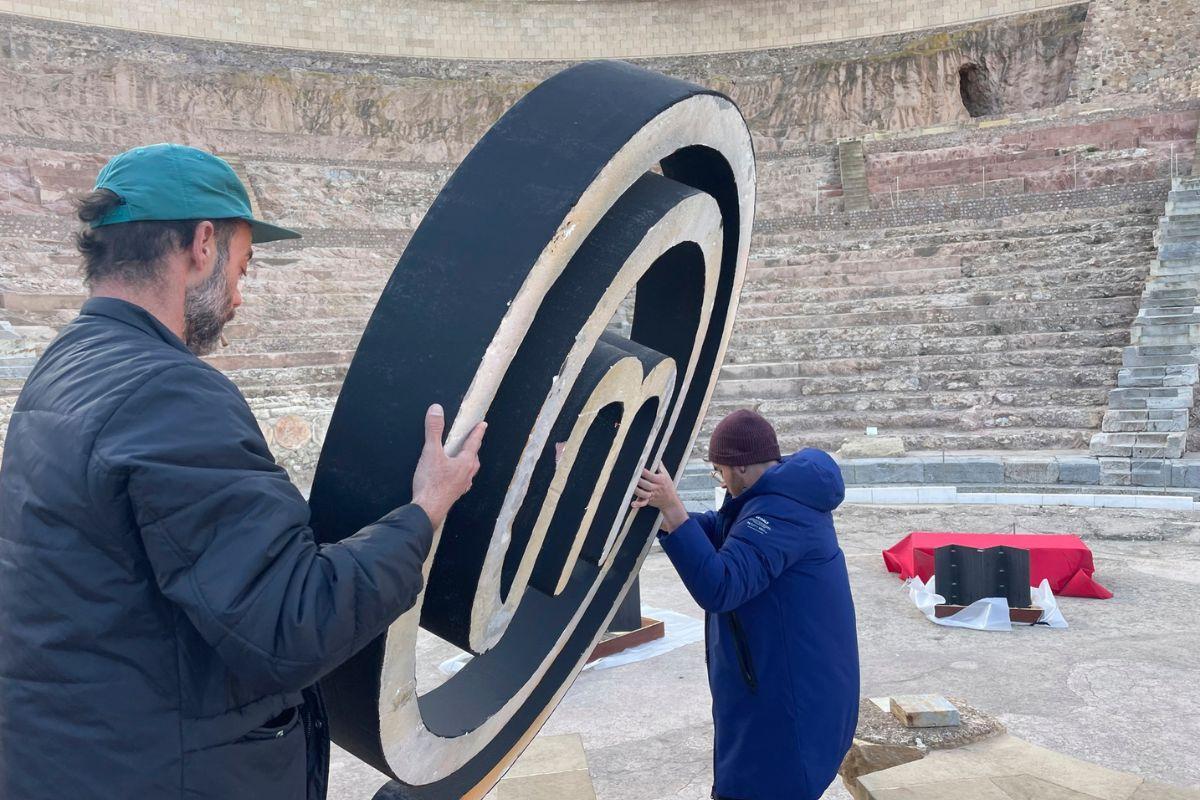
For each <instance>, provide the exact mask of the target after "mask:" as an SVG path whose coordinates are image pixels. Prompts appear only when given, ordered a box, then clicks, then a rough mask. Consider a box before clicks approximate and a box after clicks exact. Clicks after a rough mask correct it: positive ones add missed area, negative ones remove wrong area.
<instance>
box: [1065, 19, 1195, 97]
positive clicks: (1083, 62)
mask: <svg viewBox="0 0 1200 800" xmlns="http://www.w3.org/2000/svg"><path fill="white" fill-rule="evenodd" d="M1071 93H1072V95H1074V96H1076V97H1078V98H1079V99H1080V100H1081V101H1083V102H1103V103H1114V102H1116V103H1121V102H1129V101H1130V100H1131V99H1133V100H1139V101H1142V102H1145V101H1146V100H1155V99H1157V100H1173V99H1180V98H1184V97H1196V96H1198V95H1200V3H1197V2H1196V0H1092V3H1091V4H1090V9H1089V11H1088V17H1087V24H1086V26H1085V29H1084V36H1083V40H1082V41H1081V43H1080V50H1079V60H1078V65H1077V68H1076V73H1075V81H1074V83H1073V85H1072V87H1071Z"/></svg>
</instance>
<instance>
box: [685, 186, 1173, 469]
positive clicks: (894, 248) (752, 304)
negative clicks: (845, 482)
mask: <svg viewBox="0 0 1200 800" xmlns="http://www.w3.org/2000/svg"><path fill="white" fill-rule="evenodd" d="M1157 209H1158V205H1157V204H1154V203H1146V204H1134V205H1124V206H1117V207H1111V208H1098V207H1091V208H1087V209H1082V210H1077V211H1070V212H1043V213H1040V214H1033V215H1022V216H1018V217H1010V218H1002V219H997V220H990V221H983V220H974V221H959V222H954V223H941V224H932V225H924V226H914V227H909V228H900V229H895V228H893V229H886V230H881V231H873V232H865V231H855V232H850V233H844V234H837V235H831V234H822V233H820V232H817V231H811V230H795V231H790V232H785V233H781V234H775V235H773V236H772V238H771V240H770V241H771V244H770V245H769V246H768V247H767V248H766V249H764V250H760V253H759V255H758V256H757V257H755V258H754V259H753V260H752V263H751V266H750V270H749V274H748V278H747V282H746V285H745V287H744V289H743V292H742V297H741V307H740V309H739V312H738V322H737V326H736V328H735V333H734V338H733V342H732V343H731V347H730V349H729V355H728V358H727V362H726V366H725V368H724V370H723V371H722V379H721V382H720V383H719V384H718V387H717V391H716V396H715V400H714V403H713V408H712V411H711V412H710V421H709V423H708V425H707V426H706V430H707V429H709V428H711V425H712V424H713V422H714V421H715V420H717V419H719V418H720V417H721V416H722V415H723V414H724V413H726V412H728V411H730V410H732V409H734V408H738V407H745V406H757V407H758V408H759V409H760V410H761V411H762V412H763V413H765V414H768V415H769V416H770V417H771V418H772V419H774V420H776V421H777V423H778V424H779V427H780V430H781V434H782V436H783V437H784V439H785V440H786V444H787V446H789V447H799V446H804V445H812V446H819V447H825V448H827V449H832V450H836V449H837V448H838V447H839V446H840V445H841V444H842V443H843V442H844V441H845V440H846V439H847V438H849V437H851V436H854V435H856V434H862V433H863V430H864V428H866V427H868V426H872V427H877V428H879V432H880V434H881V435H884V434H887V435H899V436H902V437H903V438H904V440H905V443H906V445H907V446H908V447H909V448H910V449H916V450H930V449H956V450H962V449H968V450H987V449H1022V450H1038V449H1073V448H1081V447H1084V446H1085V445H1086V443H1087V441H1088V439H1089V438H1090V436H1091V433H1092V432H1093V431H1094V430H1095V429H1096V428H1097V426H1098V425H1099V423H1100V419H1101V417H1102V415H1103V413H1104V410H1105V403H1106V398H1107V393H1108V390H1109V388H1111V387H1112V386H1113V384H1114V381H1115V379H1116V372H1117V369H1118V368H1119V365H1120V360H1121V347H1122V345H1124V344H1125V343H1126V341H1127V340H1128V328H1127V324H1128V322H1129V321H1130V320H1132V319H1133V317H1134V315H1135V314H1136V312H1137V307H1138V295H1139V293H1140V291H1141V287H1142V284H1143V281H1144V279H1145V275H1146V271H1147V269H1148V267H1149V265H1150V260H1151V258H1152V256H1153V243H1152V232H1153V227H1152V226H1153V220H1154V218H1155V216H1156V215H1157ZM789 242H790V243H789Z"/></svg>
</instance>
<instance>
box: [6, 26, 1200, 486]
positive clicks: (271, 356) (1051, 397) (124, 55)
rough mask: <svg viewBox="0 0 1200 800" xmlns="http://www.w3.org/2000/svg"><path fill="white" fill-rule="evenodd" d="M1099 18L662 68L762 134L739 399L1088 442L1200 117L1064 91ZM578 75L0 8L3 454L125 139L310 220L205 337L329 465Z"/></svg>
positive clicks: (299, 456)
mask: <svg viewBox="0 0 1200 800" xmlns="http://www.w3.org/2000/svg"><path fill="white" fill-rule="evenodd" d="M1086 10H1087V7H1086V6H1085V5H1073V6H1067V7H1062V8H1055V9H1050V10H1047V11H1042V12H1037V13H1033V14H1026V15H1018V16H1012V17H1006V18H1004V19H1002V20H996V21H993V22H990V23H987V24H982V23H981V24H970V25H964V26H958V27H955V28H951V29H944V30H938V31H923V32H914V33H907V34H897V35H890V36H885V37H880V38H875V39H860V40H854V41H847V42H840V43H831V44H821V45H811V46H805V47H792V48H783V49H776V50H770V51H762V52H753V53H734V54H725V55H714V56H705V57H702V58H683V57H678V58H675V57H663V58H655V59H648V60H644V61H643V62H642V63H645V64H647V65H648V66H651V67H653V68H655V69H658V70H661V71H665V72H668V73H672V74H676V75H679V76H681V77H685V78H689V79H691V80H695V81H698V82H701V83H706V84H709V85H712V86H715V87H717V88H720V89H722V90H724V91H727V92H729V93H730V94H731V95H732V96H733V97H735V99H737V100H738V102H739V103H740V104H741V106H742V108H743V110H744V111H745V113H746V115H747V117H748V119H749V121H750V124H751V128H752V131H753V132H754V134H755V144H756V149H757V152H758V165H759V205H758V214H757V216H758V222H757V225H756V232H755V239H754V243H753V247H754V252H753V256H754V262H753V264H752V267H751V270H750V275H749V276H748V280H747V284H746V291H745V293H744V296H743V298H742V302H743V309H742V314H741V316H740V318H739V323H738V329H737V331H736V334H735V347H733V348H732V349H731V350H730V354H729V360H728V367H727V369H726V370H725V372H724V373H723V376H722V381H721V383H720V385H719V388H718V396H717V400H716V404H715V406H714V417H716V416H717V415H719V414H721V413H723V412H724V411H726V410H729V409H730V408H734V407H739V406H745V405H760V407H761V408H762V409H763V410H764V411H765V412H769V413H770V414H772V415H773V416H774V417H775V418H776V419H777V420H778V421H779V423H780V426H781V431H782V432H783V434H784V437H785V441H786V442H787V444H788V445H789V446H792V445H795V444H798V443H800V442H801V441H803V442H806V443H809V444H818V445H821V446H825V447H828V448H830V449H836V448H837V447H838V446H839V444H840V443H841V442H842V441H844V440H846V439H847V438H848V437H850V436H852V435H854V434H855V433H861V430H862V428H863V427H864V426H866V425H875V426H877V427H879V428H880V429H881V432H887V433H892V434H894V435H899V436H902V437H903V438H904V439H905V441H906V443H907V444H908V446H909V447H910V448H919V449H933V448H947V449H972V448H974V449H978V448H995V449H1005V448H1008V449H1013V448H1016V449H1039V448H1080V447H1084V446H1086V442H1087V440H1088V438H1089V436H1090V435H1091V433H1092V432H1094V431H1095V430H1097V428H1098V426H1099V420H1100V417H1101V416H1102V414H1103V410H1104V409H1103V407H1104V403H1105V398H1106V397H1107V393H1108V390H1109V389H1110V388H1111V387H1112V386H1113V385H1114V383H1115V380H1116V372H1117V369H1118V368H1119V358H1120V356H1119V348H1120V345H1121V344H1122V342H1123V341H1127V340H1128V335H1129V333H1128V331H1129V326H1130V322H1131V320H1132V318H1133V315H1134V314H1135V313H1136V311H1137V297H1138V296H1139V293H1140V291H1141V286H1142V282H1143V281H1144V279H1145V274H1146V270H1147V269H1148V267H1149V263H1150V260H1151V259H1152V258H1153V252H1154V250H1153V242H1152V232H1153V229H1154V222H1155V219H1156V217H1157V215H1158V214H1160V213H1161V209H1162V203H1163V201H1164V199H1165V196H1166V192H1167V186H1168V183H1169V179H1170V177H1171V176H1172V175H1177V174H1182V173H1183V172H1184V171H1185V170H1186V169H1187V168H1188V167H1189V166H1190V161H1191V157H1192V152H1193V150H1194V148H1195V143H1196V137H1197V118H1198V116H1200V99H1196V98H1175V99H1162V98H1157V97H1153V96H1150V95H1146V94H1141V95H1139V94H1131V95H1129V96H1121V97H1115V98H1106V99H1105V104H1104V105H1099V106H1097V105H1091V106H1087V105H1082V106H1081V105H1079V104H1078V103H1077V102H1075V101H1073V100H1072V99H1070V98H1068V96H1067V91H1068V88H1069V86H1070V84H1071V76H1072V70H1073V65H1074V63H1075V52H1076V49H1077V46H1078V43H1079V41H1080V40H1081V38H1082V37H1084V36H1085V32H1086V31H1087V30H1089V29H1088V28H1087V25H1088V24H1090V23H1089V22H1088V17H1087V15H1086ZM562 66H564V62H527V61H512V60H493V61H478V62H466V61H450V60H432V59H416V58H386V57H380V56H368V55H345V54H322V53H314V52H300V51H295V50H287V49H278V48H276V49H272V48H263V47H257V46H232V45H214V44H213V43H212V42H203V41H197V40H188V39H179V38H171V37H166V36H157V35H147V34H141V33H135V32H130V31H125V30H113V29H102V28H96V27H88V26H78V25H73V24H68V23H61V22H54V21H45V20H37V19H31V18H29V17H18V16H12V15H7V16H6V15H3V14H0V88H2V89H3V91H0V323H3V325H0V445H2V440H3V435H4V428H5V425H4V420H5V419H6V417H7V409H8V408H9V407H10V406H11V402H12V400H13V399H14V398H15V395H16V392H17V391H19V388H20V385H21V376H22V375H23V374H25V372H27V370H28V368H29V366H30V365H31V364H32V363H33V361H34V360H35V359H36V357H37V354H38V352H39V351H40V348H41V347H43V346H44V344H45V343H46V341H48V339H49V338H50V337H51V336H53V334H54V331H55V329H56V328H57V327H58V326H60V325H61V324H64V323H65V322H67V321H68V320H69V319H70V318H71V317H72V316H73V315H74V313H75V311H76V310H77V309H78V306H79V303H80V302H81V301H82V297H83V289H82V286H81V285H80V283H79V280H78V276H77V274H76V263H77V256H76V255H75V254H74V253H73V251H72V248H71V244H70V234H71V232H72V229H73V221H72V219H71V216H70V210H71V206H70V198H71V196H72V195H73V194H76V193H78V192H81V191H85V190H87V189H88V188H90V186H91V182H92V180H93V179H94V176H95V173H96V171H97V170H98V169H99V167H100V165H101V164H103V162H104V161H105V160H106V159H107V158H109V157H110V156H111V155H113V154H114V153H116V152H119V151H120V150H122V149H125V148H126V147H129V146H131V145H134V144H139V143H145V142H152V141H161V140H176V141H184V142H187V143H190V144H195V145H198V146H201V147H205V148H208V149H211V150H214V151H216V152H218V153H221V154H223V155H225V156H227V157H229V158H230V159H231V160H232V161H233V162H234V163H235V165H236V168H237V169H238V171H239V173H240V174H241V175H243V176H244V178H245V180H246V181H247V182H248V184H249V186H250V189H251V191H252V193H253V194H254V198H255V201H256V202H257V204H258V206H259V207H260V208H261V209H262V211H263V213H264V214H265V215H267V216H269V217H270V218H273V219H278V220H280V221H281V222H282V223H284V224H287V225H290V226H293V227H296V228H298V229H300V230H302V232H303V233H304V239H302V240H300V241H295V242H278V243H274V244H271V245H269V246H267V247H264V248H261V252H260V254H259V255H258V256H257V257H256V263H257V266H256V267H255V269H254V270H253V272H252V274H251V276H250V277H249V279H248V281H247V286H246V296H247V298H248V300H247V304H246V306H244V307H243V308H242V309H240V310H239V313H238V316H237V319H236V320H235V321H234V322H233V323H232V324H231V325H230V326H229V329H228V332H229V334H230V340H231V344H230V346H229V347H228V348H226V349H223V350H221V351H220V352H219V353H217V354H216V355H214V356H212V357H211V358H210V360H211V362H212V363H213V364H214V365H215V366H217V367H219V368H220V369H222V370H224V371H226V372H227V373H228V374H230V375H231V377H233V379H234V380H235V381H236V382H237V383H238V385H239V387H241V389H242V390H243V392H244V393H245V394H246V396H247V398H248V399H249V401H250V403H251V406H252V408H253V409H254V411H255V413H256V415H257V416H258V418H259V421H260V424H261V425H262V427H263V430H264V433H265V434H266V436H267V438H268V440H269V441H270V442H271V446H272V449H273V452H274V453H275V455H276V457H277V458H278V459H279V460H280V461H281V462H282V463H283V464H285V465H286V466H287V467H288V469H289V470H291V471H292V474H293V475H294V476H296V478H297V479H298V480H300V481H301V482H304V481H305V480H307V479H308V477H309V476H310V475H311V470H312V467H313V465H314V464H315V459H316V457H317V454H318V452H319V449H320V445H321V442H322V440H323V437H324V430H325V426H326V425H327V424H328V418H329V411H330V409H331V408H332V404H333V401H334V399H335V398H336V396H337V392H338V390H339V388H340V385H341V380H342V378H343V376H344V374H345V369H346V365H347V364H348V363H349V360H350V357H351V355H352V354H353V352H354V349H355V347H356V345H357V342H358V337H359V335H360V334H361V331H362V329H363V326H364V324H365V321H366V319H367V316H368V315H369V313H370V310H371V308H372V307H373V305H374V302H375V299H376V298H377V296H378V293H379V291H380V289H381V288H382V286H383V284H384V282H385V281H386V279H387V277H388V275H389V273H390V271H391V269H392V267H393V265H394V264H395V260H396V258H397V256H398V255H399V253H400V252H401V251H402V250H403V248H404V246H405V244H406V242H407V240H408V237H409V236H410V235H411V233H412V231H413V230H415V228H416V226H417V225H418V224H419V223H420V221H421V219H422V217H423V215H424V213H425V210H426V209H427V208H428V206H429V204H430V203H431V202H432V200H433V198H434V197H435V196H436V195H437V192H438V191H439V190H440V188H441V186H442V185H443V184H444V183H445V181H446V179H447V178H448V177H449V175H450V174H451V172H452V171H453V169H454V168H455V166H456V164H457V163H458V160H460V159H461V158H462V157H463V155H465V153H466V152H467V151H468V150H469V149H470V147H471V146H472V145H473V144H474V143H475V141H476V140H477V138H478V137H479V136H480V135H481V134H482V133H483V131H484V130H486V128H487V127H488V126H489V125H491V123H492V122H493V121H494V120H495V119H496V118H497V117H498V116H499V115H500V114H501V113H503V111H504V110H505V109H506V108H507V107H508V106H510V105H511V104H512V103H513V102H515V101H516V100H517V99H518V98H519V97H521V96H522V95H523V94H524V93H525V92H526V91H528V90H529V88H531V87H532V86H533V85H534V84H535V83H536V82H537V81H539V80H541V79H542V78H544V77H546V76H548V75H549V74H551V73H553V72H555V71H557V70H558V69H560V68H562ZM964 67H970V68H971V69H970V70H969V74H967V73H964V72H963V68H964ZM1110 100H1111V102H1109V101H1110ZM1118 100H1119V102H1118ZM981 109H982V110H983V111H985V112H986V113H985V115H984V116H980V117H974V116H972V114H973V113H979V112H980V111H981ZM837 136H857V137H861V138H863V140H864V142H863V144H864V151H865V165H866V184H867V189H868V190H869V194H868V196H867V199H868V205H869V207H868V208H866V209H865V210H861V211H853V212H846V211H844V210H843V207H842V198H841V185H840V170H839V165H838V162H837V152H838V147H837V144H836V142H835V141H834V137H837ZM5 326H7V327H5Z"/></svg>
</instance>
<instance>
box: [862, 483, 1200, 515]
mask: <svg viewBox="0 0 1200 800" xmlns="http://www.w3.org/2000/svg"><path fill="white" fill-rule="evenodd" d="M846 502H847V503H855V504H866V505H929V504H947V505H950V504H960V505H1009V506H1076V507H1079V508H1143V509H1144V508H1161V509H1170V510H1173V511H1195V510H1196V506H1197V503H1196V501H1195V500H1193V499H1192V497H1191V496H1190V495H1162V494H1132V493H1125V494H1083V493H1079V492H1009V491H962V490H960V489H958V488H957V487H955V486H851V487H847V489H846Z"/></svg>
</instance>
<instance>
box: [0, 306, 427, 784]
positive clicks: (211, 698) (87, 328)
mask: <svg viewBox="0 0 1200 800" xmlns="http://www.w3.org/2000/svg"><path fill="white" fill-rule="evenodd" d="M308 519H309V510H308V505H307V504H306V503H305V501H304V498H303V497H302V496H301V494H300V493H299V492H298V491H297V490H296V488H295V487H294V486H293V485H292V483H291V482H290V481H289V480H288V477H287V474H286V473H285V472H284V471H283V469H281V468H280V467H278V466H277V465H276V464H275V462H274V460H273V459H272V457H271V453H270V451H269V450H268V448H267V444H266V442H265V441H264V439H263V437H262V435H261V433H260V431H259V428H258V425H257V423H256V422H255V419H254V416H253V415H252V414H251V412H250V409H249V407H248V406H247V405H246V401H245V400H244V399H243V397H242V396H241V394H240V393H239V392H238V390H237V388H236V387H234V385H233V384H232V383H231V382H230V381H229V380H228V379H227V378H226V377H225V376H223V375H222V374H221V373H220V372H218V371H217V370H215V369H213V368H212V367H210V366H208V365H207V364H205V363H204V362H202V361H200V360H199V359H197V358H196V357H195V356H193V355H192V354H191V353H190V352H189V351H188V350H187V348H186V347H185V346H184V344H183V343H182V342H181V341H180V340H179V338H178V337H176V336H175V335H174V334H173V333H171V332H170V331H169V330H168V329H167V328H166V327H164V326H163V325H161V324H160V323H159V322H158V321H157V320H156V319H154V318H153V317H152V316H151V315H150V314H149V313H147V312H146V311H145V310H143V309H141V308H139V307H137V306H135V305H131V304H129V303H126V302H123V301H120V300H115V299H112V298H93V299H91V300H89V301H88V302H87V303H86V304H85V305H84V307H83V309H82V311H81V313H80V315H79V317H78V318H77V319H75V320H74V321H73V322H72V323H71V324H69V325H68V326H67V327H66V328H65V329H64V330H63V332H62V334H61V335H60V336H59V337H58V339H56V340H55V342H54V343H53V344H52V345H51V346H50V347H49V349H48V350H47V351H46V353H45V355H43V356H42V358H41V360H40V361H39V362H38V364H37V366H36V368H35V369H34V371H33V373H32V375H31V376H30V377H29V380H28V381H27V383H26V384H25V387H24V389H23V391H22V392H21V396H20V398H19V399H18V401H17V404H16V408H15V410H14V412H13V414H12V418H11V422H10V423H9V429H8V438H7V443H6V445H5V450H4V461H3V467H2V469H0V798H4V800H40V799H41V798H46V800H51V799H53V800H62V798H70V800H84V799H85V798H106V800H108V799H111V798H123V799H126V800H156V799H157V798H191V799H194V798H214V799H215V798H220V800H240V799H241V798H245V799H246V800H274V798H284V799H286V800H290V799H291V798H305V797H308V798H319V797H323V796H324V791H325V776H326V771H327V767H328V747H329V744H328V738H327V736H326V731H325V728H324V726H323V725H322V723H323V720H324V713H323V709H322V708H321V707H320V699H319V696H318V695H317V694H316V693H315V692H314V691H313V690H311V689H309V688H308V687H311V686H312V685H313V684H314V683H315V682H316V681H317V679H318V678H320V677H321V676H322V675H324V674H325V673H326V672H328V671H329V670H331V669H332V668H333V667H335V666H337V665H338V664H339V663H341V662H342V661H344V660H345V659H346V658H348V657H349V656H350V655H352V654H353V653H354V652H356V651H357V650H358V649H359V648H361V647H362V646H363V645H365V644H367V642H369V641H370V640H371V639H372V638H374V637H376V636H378V635H379V634H380V633H382V632H383V631H384V629H385V628H386V627H387V625H388V624H389V623H391V622H392V621H393V620H394V619H395V618H396V617H397V616H399V615H400V614H401V613H402V612H403V611H405V610H406V609H408V608H409V607H411V605H412V603H413V601H414V600H415V598H416V595H417V593H418V591H419V590H420V587H421V566H422V563H423V561H424V559H425V556H426V554H427V553H428V551H429V547H430V543H431V540H432V535H433V531H432V529H431V527H430V523H429V519H428V517H426V515H425V513H424V512H423V511H422V510H421V509H420V508H419V507H417V506H414V505H408V506H404V507H402V508H399V509H397V510H396V511H394V512H392V513H391V514H389V515H387V516H386V517H384V518H383V519H381V520H379V521H378V522H377V523H375V524H373V525H370V526H368V527H367V528H364V529H363V530H362V531H360V532H359V533H357V534H355V535H354V536H352V537H350V538H349V539H346V540H345V541H342V542H340V543H338V544H335V545H318V544H316V543H315V542H314V539H313V534H312V531H311V529H310V528H309V527H308Z"/></svg>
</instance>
